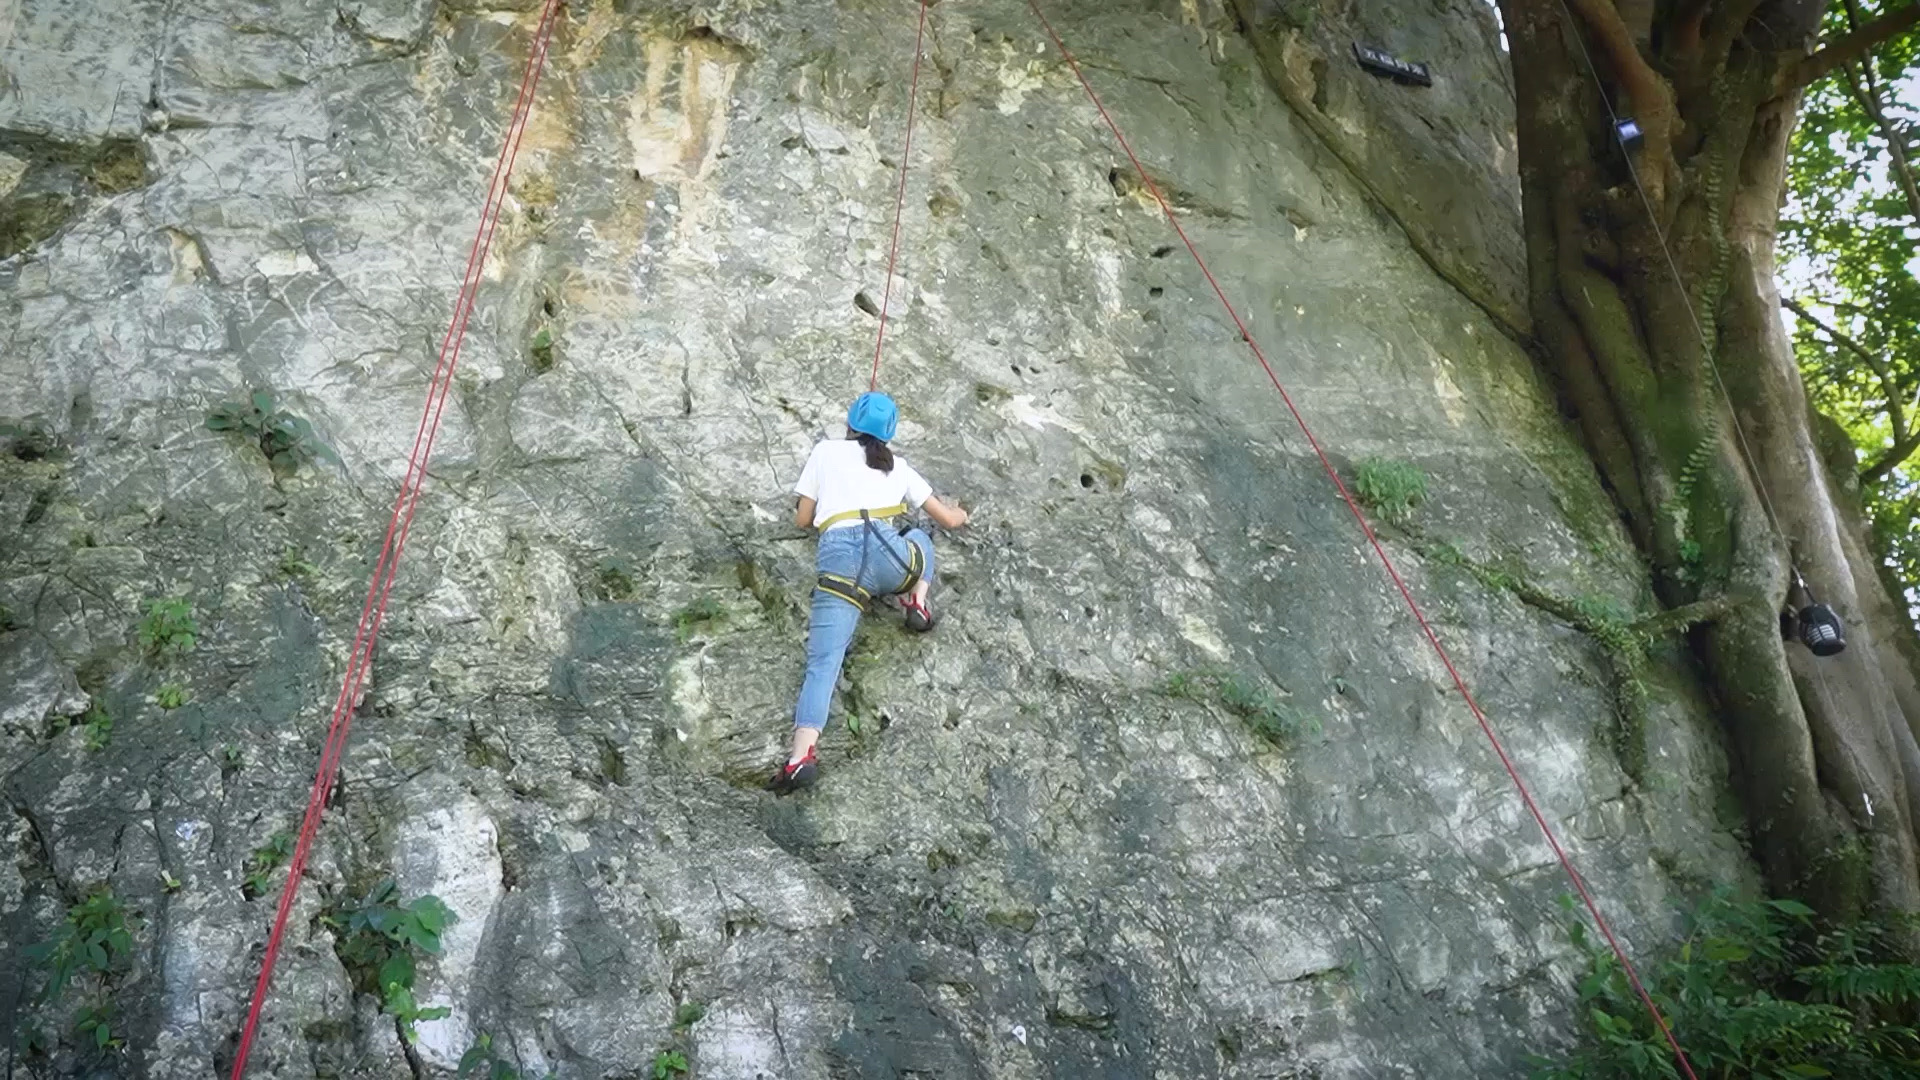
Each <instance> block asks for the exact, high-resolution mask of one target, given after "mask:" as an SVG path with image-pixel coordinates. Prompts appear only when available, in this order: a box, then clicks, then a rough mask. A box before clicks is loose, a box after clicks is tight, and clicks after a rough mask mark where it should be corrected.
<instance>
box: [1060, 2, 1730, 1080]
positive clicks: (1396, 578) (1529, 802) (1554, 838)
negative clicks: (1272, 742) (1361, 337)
mask: <svg viewBox="0 0 1920 1080" xmlns="http://www.w3.org/2000/svg"><path fill="white" fill-rule="evenodd" d="M1027 6H1028V7H1029V8H1031V9H1032V10H1033V14H1034V17H1035V18H1037V19H1039V20H1040V25H1041V26H1042V27H1044V28H1045V29H1046V32H1047V36H1048V37H1050V38H1052V39H1053V44H1054V46H1055V47H1056V48H1058V49H1059V50H1060V55H1061V56H1063V57H1065V58H1066V61H1067V65H1068V66H1069V67H1070V68H1072V69H1073V74H1074V77H1075V78H1077V79H1078V80H1079V81H1080V86H1081V88H1082V89H1084V90H1085V91H1086V92H1087V97H1088V99H1089V100H1091V101H1092V102H1093V107H1094V108H1095V109H1096V110H1098V111H1099V113H1100V118H1101V119H1102V120H1103V121H1105V122H1106V125H1107V128H1108V130H1110V131H1112V132H1113V137H1114V139H1115V140H1116V141H1118V142H1119V144H1120V149H1121V150H1123V151H1125V152H1126V155H1127V160H1129V161H1131V162H1132V163H1133V167H1134V170H1135V172H1137V173H1138V174H1139V176H1140V180H1141V182H1142V183H1144V184H1145V185H1146V187H1147V190H1148V191H1149V192H1150V193H1152V195H1153V198H1154V201H1155V202H1156V203H1158V204H1159V206H1160V213H1161V214H1162V215H1163V216H1165V217H1166V219H1167V223H1168V224H1170V225H1172V226H1173V230H1174V232H1176V233H1178V234H1179V236H1180V242H1181V243H1183V244H1185V245H1186V248H1187V253H1188V254H1189V255H1191V256H1193V261H1194V263H1195V265H1197V266H1198V267H1199V268H1200V273H1201V274H1202V275H1203V276H1205V277H1206V279H1207V284H1208V285H1209V286H1210V287H1212V289H1213V294H1214V296H1215V297H1217V298H1219V301H1220V306H1221V307H1222V308H1224V309H1225V310H1226V312H1227V315H1228V317H1229V318H1231V319H1232V320H1233V324H1234V326H1235V327H1236V328H1238V329H1239V331H1240V340H1242V341H1244V342H1246V344H1247V348H1248V349H1249V350H1251V351H1252V353H1253V356H1254V359H1256V360H1258V361H1259V362H1260V367H1261V369H1262V370H1264V371H1265V372H1266V373H1267V379H1268V380H1269V381H1270V382H1272V383H1273V388H1274V389H1275V390H1277V391H1279V392H1280V400H1281V401H1283V402H1285V403H1286V406H1287V411H1288V412H1289V413H1291V414H1292V415H1293V421H1294V423H1295V424H1296V425H1297V426H1298V427H1299V428H1300V433H1301V435H1302V436H1304V437H1305V438H1306V440H1307V444H1308V445H1309V446H1311V447H1312V448H1313V452H1314V456H1315V457H1317V458H1318V459H1319V460H1320V467H1321V468H1322V469H1323V470H1324V471H1325V472H1326V474H1327V478H1328V479H1329V480H1331V481H1332V482H1333V486H1334V488H1335V489H1336V490H1338V491H1339V493H1340V498H1341V499H1342V500H1343V501H1344V502H1345V503H1346V504H1347V510H1348V511H1349V512H1350V513H1352V515H1353V519H1354V521H1355V522H1357V523H1358V524H1359V526H1360V531H1361V532H1362V533H1363V534H1364V535H1365V536H1366V538H1367V542H1368V543H1369V544H1370V545H1372V547H1373V552H1374V555H1375V556H1376V557H1378V559H1379V560H1380V565H1381V566H1382V567H1383V568H1384V569H1385V570H1386V572H1387V576H1388V577H1389V578H1391V579H1392V580H1393V585H1394V587H1395V588H1396V589H1397V590H1399V593H1400V598H1401V600H1403V601H1404V602H1405V603H1406V605H1407V610H1408V611H1409V612H1411V613H1412V614H1413V617H1414V621H1415V622H1417V623H1419V625H1420V630H1421V632H1422V634H1423V635H1425V637H1426V640H1427V644H1428V645H1429V646H1431V647H1432V649H1433V651H1434V655H1436V656H1437V657H1439V659H1440V663H1441V665H1442V666H1443V667H1445V668H1446V670H1447V674H1448V676H1449V677H1451V679H1452V681H1453V685H1454V688H1455V689H1456V690H1458V691H1459V692H1460V697H1461V699H1462V700H1464V701H1465V702H1466V704H1467V708H1468V710H1469V711H1470V712H1472V714H1473V718H1474V721H1475V722H1476V723H1478V724H1479V725H1480V731H1481V733H1482V734H1484V735H1485V736H1486V737H1487V741H1488V743H1489V744H1491V745H1492V747H1493V751H1494V754H1495V755H1496V756H1497V757H1499V759H1500V764H1501V766H1502V767H1503V768H1504V769H1505V770H1506V773H1507V777H1508V778H1509V779H1510V780H1511V781H1512V782H1513V786H1514V790H1515V791H1516V792H1518V793H1519V796H1520V801H1521V802H1522V803H1523V804H1524V805H1525V807H1526V809H1527V812H1528V813H1529V814H1530V815H1532V817H1533V820H1534V824H1536V825H1538V826H1539V827H1540V832H1541V834H1542V835H1543V836H1545V837H1546V840H1547V846H1548V847H1550V848H1552V849H1553V854H1554V857H1555V858H1556V859H1557V860H1558V861H1559V863H1560V868H1561V869H1562V870H1563V871H1565V872H1566V875H1567V880H1568V881H1569V882H1571V883H1572V885H1573V888H1574V891H1575V892H1577V893H1578V894H1579V896H1580V901H1581V903H1582V904H1584V905H1585V906H1586V909H1587V914H1588V916H1589V917H1590V918H1592V920H1593V923H1594V926H1595V927H1597V928H1598V929H1599V931H1600V933H1601V935H1602V936H1603V937H1605V938H1606V940H1607V944H1608V946H1609V947H1611V949H1612V951H1613V955H1614V958H1615V959H1616V960H1618V961H1619V963H1620V967H1621V970H1622V971H1624V972H1625V974H1626V976H1627V981H1628V982H1629V983H1631V984H1632V986H1633V989H1634V992H1635V993H1636V994H1638V995H1639V997H1640V1001H1641V1003H1642V1004H1643V1005H1645V1006H1646V1009H1647V1013H1648V1015H1649V1016H1651V1017H1652V1018H1653V1022H1654V1025H1655V1026H1656V1027H1658V1028H1659V1029H1660V1034H1661V1035H1662V1036H1664V1037H1665V1038H1666V1042H1667V1045H1668V1047H1670V1048H1671V1049H1672V1050H1673V1056H1674V1058H1675V1059H1676V1060H1677V1061H1678V1062H1679V1063H1680V1068H1681V1070H1682V1071H1683V1072H1684V1073H1685V1074H1686V1076H1687V1077H1688V1078H1689V1080H1699V1078H1698V1076H1697V1075H1696V1074H1695V1073H1694V1071H1693V1064H1692V1062H1690V1061H1688V1060H1687V1053H1686V1051H1685V1050H1683V1049H1681V1047H1680V1041H1679V1039H1677V1038H1676V1037H1675V1036H1674V1034H1673V1029H1672V1028H1671V1027H1669V1026H1668V1024H1667V1019H1666V1017H1665V1016H1664V1015H1663V1014H1662V1013H1661V1012H1660V1007H1659V1006H1658V1005H1657V1004H1655V1003H1654V1000H1653V995H1652V994H1650V993H1649V992H1648V991H1647V988H1646V986H1645V985H1644V984H1643V983H1642V982H1641V981H1640V973H1639V972H1638V970H1636V969H1635V968H1634V966H1633V961H1632V960H1630V959H1628V957H1627V951H1626V949H1625V948H1624V947H1622V946H1621V944H1620V941H1619V939H1618V938H1617V937H1616V936H1615V935H1614V932H1613V927H1612V925H1611V924H1609V923H1608V922H1607V919H1606V917H1605V916H1604V915H1602V914H1601V913H1600V905H1599V902H1598V901H1597V900H1595V899H1594V896H1593V893H1592V892H1591V891H1590V890H1589V889H1588V888H1587V884H1586V879H1585V878H1583V877H1582V876H1581V874H1580V871H1579V870H1577V869H1576V868H1575V867H1574V865H1573V858H1572V857H1571V856H1569V855H1568V854H1567V852H1566V849H1565V848H1564V847H1563V846H1561V843H1560V837H1559V834H1558V833H1556V832H1554V829H1553V826H1552V825H1551V824H1549V823H1548V822H1547V817H1546V814H1545V813H1544V812H1543V811H1542V810H1541V809H1540V805H1539V803H1537V802H1536V801H1535V800H1534V797H1533V793H1532V791H1531V790H1529V789H1528V787H1527V783H1526V781H1525V780H1524V779H1522V778H1521V776H1520V770H1519V767H1518V766H1516V765H1515V764H1514V763H1513V759H1512V757H1510V756H1509V755H1508V754H1507V748H1506V745H1505V744H1504V743H1503V742H1502V741H1501V739H1500V736H1499V734H1498V733H1497V732H1496V731H1495V730H1494V727H1493V721H1492V720H1490V719H1489V718H1488V717H1487V714H1486V712H1485V711H1484V710H1483V709H1481V708H1480V703H1479V701H1478V700H1476V699H1475V698H1474V696H1473V691H1472V690H1470V689H1468V688H1467V682H1466V679H1465V678H1464V677H1463V676H1462V675H1461V674H1460V670H1459V668H1457V667H1456V666H1454V663H1453V657H1452V656H1451V655H1449V654H1448V652H1447V649H1446V646H1445V645H1443V644H1441V642H1440V636H1439V634H1438V633H1436V632H1435V631H1434V629H1433V626H1432V624H1431V623H1429V622H1428V621H1427V616H1426V612H1425V611H1424V610H1423V609H1422V608H1421V607H1420V602H1419V601H1418V600H1416V599H1414V596H1413V590H1412V589H1411V588H1410V587H1409V586H1408V585H1407V583H1406V579H1405V578H1403V577H1401V575H1400V570H1399V568H1398V567H1397V566H1395V565H1394V562H1393V559H1392V557H1391V556H1389V555H1388V554H1387V549H1386V547H1385V546H1384V545H1383V544H1381V542H1380V538H1379V537H1378V536H1377V535H1375V533H1374V531H1373V526H1372V525H1371V524H1369V523H1368V521H1367V517H1366V514H1365V513H1363V512H1362V511H1361V509H1360V504H1359V503H1358V502H1357V501H1356V500H1355V499H1354V497H1353V494H1352V492H1350V491H1348V490H1347V485H1346V483H1345V481H1343V480H1341V479H1340V472H1339V470H1338V469H1335V468H1334V467H1333V461H1332V460H1331V459H1330V458H1328V457H1327V453H1326V451H1325V450H1324V449H1323V448H1322V447H1321V445H1320V440H1319V439H1318V438H1317V437H1316V436H1315V435H1314V433H1313V429H1312V428H1311V427H1310V426H1308V424H1307V421H1306V417H1305V416H1303V415H1302V414H1301V412H1300V410H1299V408H1298V407H1296V406H1295V405H1294V402H1293V395H1291V394H1289V393H1288V392H1287V388H1286V386H1285V385H1283V384H1282V383H1281V382H1280V376H1279V375H1278V374H1277V373H1276V372H1275V371H1274V368H1273V365H1272V364H1271V363H1270V362H1268V360H1267V355H1266V352H1265V351H1264V350H1262V349H1261V348H1260V343H1259V341H1257V340H1255V338H1254V336H1253V332H1252V331H1251V330H1249V329H1248V328H1247V324H1246V322H1245V320H1243V319H1242V318H1241V317H1240V313H1239V311H1238V310H1237V309H1235V308H1234V306H1233V303H1232V301H1230V300H1228V299H1227V294H1226V291H1225V290H1224V289H1222V288H1221V287H1220V282H1219V280H1218V279H1216V278H1215V277H1214V276H1213V271H1212V270H1211V269H1209V268H1208V267H1207V261H1206V259H1204V258H1203V257H1201V255H1200V249H1199V248H1198V247H1196V246H1195V245H1194V243H1193V240H1192V238H1191V237H1189V236H1188V235H1187V230H1186V227H1185V226H1183V225H1181V224H1180V219H1179V218H1178V217H1177V216H1175V215H1174V212H1173V207H1171V206H1170V205H1168V203H1167V200H1166V196H1165V195H1164V194H1162V193H1161V191H1160V185H1159V183H1158V182H1156V181H1155V180H1154V179H1153V176H1152V174H1151V173H1149V172H1147V169H1146V166H1145V165H1143V164H1141V162H1140V157H1139V155H1137V154H1135V153H1134V150H1133V145H1132V144H1131V143H1129V142H1128V141H1127V137H1126V135H1125V134H1124V133H1122V132H1121V130H1120V125H1119V124H1117V123H1115V122H1114V119H1113V116H1112V115H1111V114H1110V113H1108V112H1107V107H1106V106H1105V105H1104V104H1102V103H1101V101H1100V95H1099V94H1098V93H1096V92H1095V91H1094V89H1093V84H1092V83H1091V82H1089V81H1088V80H1087V75H1086V72H1084V71H1082V70H1081V68H1080V62H1079V61H1078V60H1077V59H1075V58H1074V55H1073V52H1072V51H1071V50H1070V49H1068V48H1067V45H1066V42H1065V41H1063V40H1061V38H1060V35H1059V33H1058V32H1057V31H1055V30H1054V28H1053V24H1052V23H1050V22H1048V21H1047V17H1046V15H1045V14H1044V13H1042V12H1041V10H1040V4H1039V0H1027Z"/></svg>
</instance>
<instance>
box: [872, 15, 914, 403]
mask: <svg viewBox="0 0 1920 1080" xmlns="http://www.w3.org/2000/svg"><path fill="white" fill-rule="evenodd" d="M926 35H927V4H926V0H920V27H919V29H917V30H915V31H914V32H913V80H912V82H910V83H909V84H908V86H907V145H906V147H905V148H904V149H902V150H901V151H900V188H899V190H898V191H897V192H896V193H895V194H894V197H893V246H892V247H891V248H890V249H889V250H888V251H887V283H886V285H885V286H884V287H883V288H882V289H881V290H880V329H879V331H878V332H876V333H875V334H874V335H873V375H872V377H871V378H869V379H868V380H867V389H869V390H875V389H878V388H879V386H880V350H881V349H883V348H885V347H886V342H887V308H888V306H889V305H890V304H891V303H892V301H893V266H894V261H895V260H896V259H898V258H899V257H900V214H901V211H903V210H904V209H906V205H907V163H908V162H909V161H910V160H911V159H912V157H913V112H914V103H915V102H916V101H918V100H919V97H920V43H921V41H922V40H924V39H925V38H926Z"/></svg>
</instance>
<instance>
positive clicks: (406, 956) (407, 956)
mask: <svg viewBox="0 0 1920 1080" xmlns="http://www.w3.org/2000/svg"><path fill="white" fill-rule="evenodd" d="M414 974H415V972H414V967H413V954H412V953H409V952H406V951H404V950H402V951H400V952H396V953H394V954H393V955H392V956H390V957H388V958H387V962H386V963H384V964H381V965H380V974H379V976H378V977H379V980H380V985H381V986H412V985H413V977H414Z"/></svg>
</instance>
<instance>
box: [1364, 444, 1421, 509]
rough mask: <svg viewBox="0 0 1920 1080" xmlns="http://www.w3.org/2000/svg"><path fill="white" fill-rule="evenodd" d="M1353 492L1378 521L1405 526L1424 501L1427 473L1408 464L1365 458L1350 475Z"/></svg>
mask: <svg viewBox="0 0 1920 1080" xmlns="http://www.w3.org/2000/svg"><path fill="white" fill-rule="evenodd" d="M1353 493H1354V494H1355V495H1356V496H1358V497H1359V499H1360V501H1361V502H1362V503H1363V504H1365V505H1366V507H1367V509H1369V510H1372V511H1373V512H1374V513H1376V514H1378V515H1379V516H1380V518H1381V520H1383V521H1388V522H1391V523H1393V524H1395V525H1405V524H1406V523H1407V522H1409V521H1411V520H1412V518H1413V511H1414V508H1415V507H1417V506H1419V505H1420V504H1421V503H1423V502H1425V501H1426V498H1427V474H1426V473H1424V472H1421V471H1420V467H1419V466H1417V465H1413V464H1411V463H1409V462H1405V461H1389V460H1387V459H1385V458H1368V459H1366V460H1365V461H1362V462H1361V463H1360V467H1359V468H1358V469H1357V470H1355V472H1354V474H1353Z"/></svg>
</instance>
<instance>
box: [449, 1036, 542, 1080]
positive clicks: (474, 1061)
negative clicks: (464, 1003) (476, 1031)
mask: <svg viewBox="0 0 1920 1080" xmlns="http://www.w3.org/2000/svg"><path fill="white" fill-rule="evenodd" d="M454 1075H455V1076H458V1077H461V1078H462V1080H464V1078H466V1077H473V1078H474V1080H524V1077H523V1074H522V1073H521V1072H520V1070H519V1069H518V1068H516V1067H515V1066H514V1065H513V1063H512V1062H510V1061H508V1060H507V1059H505V1058H503V1057H501V1056H500V1052H499V1051H498V1050H495V1049H494V1048H493V1036H492V1035H489V1034H487V1033H486V1032H484V1031H483V1032H481V1033H480V1037H479V1038H477V1039H475V1040H474V1041H473V1045H472V1046H470V1047H468V1048H467V1052H466V1053H464V1054H462V1055H460V1068H459V1070H458V1071H457V1072H456V1073H455V1074H454ZM547 1075H548V1077H552V1076H553V1075H554V1074H553V1073H548V1074H547Z"/></svg>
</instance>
